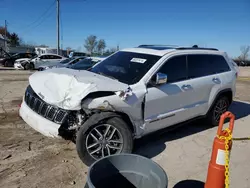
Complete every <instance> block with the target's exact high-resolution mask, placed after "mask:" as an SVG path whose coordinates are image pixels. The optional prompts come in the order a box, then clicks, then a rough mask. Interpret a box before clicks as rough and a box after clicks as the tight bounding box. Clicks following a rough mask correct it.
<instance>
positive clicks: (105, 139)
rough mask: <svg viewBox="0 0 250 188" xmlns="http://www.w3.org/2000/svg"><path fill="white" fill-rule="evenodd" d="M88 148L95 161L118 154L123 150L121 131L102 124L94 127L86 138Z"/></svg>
mask: <svg viewBox="0 0 250 188" xmlns="http://www.w3.org/2000/svg"><path fill="white" fill-rule="evenodd" d="M86 148H87V151H88V153H89V155H90V156H91V157H93V158H94V159H95V160H98V159H100V158H103V157H105V156H109V155H113V154H118V153H120V152H121V151H122V149H123V138H122V135H121V133H120V131H119V130H118V129H117V128H115V127H114V126H112V125H109V124H101V125H98V126H96V127H94V128H93V129H92V130H91V131H90V132H89V133H88V135H87V137H86Z"/></svg>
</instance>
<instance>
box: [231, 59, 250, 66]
mask: <svg viewBox="0 0 250 188" xmlns="http://www.w3.org/2000/svg"><path fill="white" fill-rule="evenodd" d="M234 62H235V63H236V64H237V65H238V66H241V67H246V66H250V60H245V61H243V60H240V59H235V60H234Z"/></svg>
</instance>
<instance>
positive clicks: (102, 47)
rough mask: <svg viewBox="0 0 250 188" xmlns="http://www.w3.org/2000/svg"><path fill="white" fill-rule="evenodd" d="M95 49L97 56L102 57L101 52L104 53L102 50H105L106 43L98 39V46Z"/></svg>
mask: <svg viewBox="0 0 250 188" xmlns="http://www.w3.org/2000/svg"><path fill="white" fill-rule="evenodd" d="M96 48H97V52H98V53H99V54H102V55H103V51H104V49H105V48H106V42H105V40H103V39H100V40H99V41H98V44H97V46H96Z"/></svg>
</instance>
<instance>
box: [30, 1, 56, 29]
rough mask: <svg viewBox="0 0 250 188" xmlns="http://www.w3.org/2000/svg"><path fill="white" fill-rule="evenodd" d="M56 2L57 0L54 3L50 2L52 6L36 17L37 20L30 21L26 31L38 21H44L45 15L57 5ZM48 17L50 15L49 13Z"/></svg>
mask: <svg viewBox="0 0 250 188" xmlns="http://www.w3.org/2000/svg"><path fill="white" fill-rule="evenodd" d="M55 3H56V0H53V2H52V4H50V6H49V7H48V8H47V9H46V10H45V11H44V12H43V13H42V14H41V15H40V16H39V17H38V19H36V20H35V21H33V22H32V23H30V24H29V25H27V26H26V29H25V31H26V30H28V29H30V27H31V26H32V25H34V24H35V23H36V22H39V21H40V23H42V22H43V21H44V17H45V16H46V14H47V13H48V12H49V11H50V10H51V8H52V7H53V6H54V5H55ZM49 15H50V14H49ZM46 17H48V15H47V16H46ZM39 25H40V24H39ZM35 27H37V26H35Z"/></svg>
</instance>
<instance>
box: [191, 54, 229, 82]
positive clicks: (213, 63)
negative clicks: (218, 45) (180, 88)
mask: <svg viewBox="0 0 250 188" xmlns="http://www.w3.org/2000/svg"><path fill="white" fill-rule="evenodd" d="M227 71H230V68H229V66H228V64H227V62H226V60H225V59H224V57H222V56H220V55H202V54H201V55H188V77H189V78H198V77H202V76H209V75H213V74H217V73H222V72H227Z"/></svg>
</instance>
